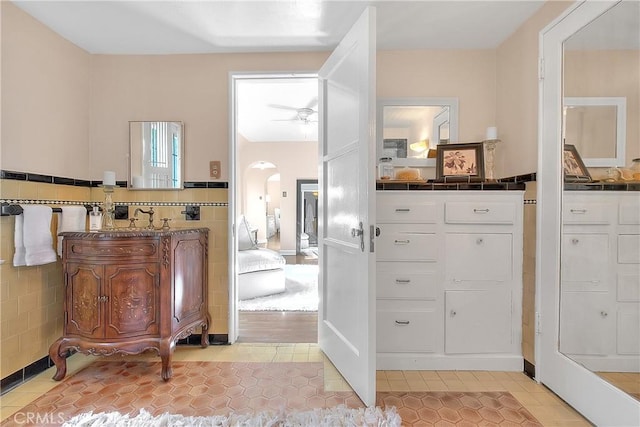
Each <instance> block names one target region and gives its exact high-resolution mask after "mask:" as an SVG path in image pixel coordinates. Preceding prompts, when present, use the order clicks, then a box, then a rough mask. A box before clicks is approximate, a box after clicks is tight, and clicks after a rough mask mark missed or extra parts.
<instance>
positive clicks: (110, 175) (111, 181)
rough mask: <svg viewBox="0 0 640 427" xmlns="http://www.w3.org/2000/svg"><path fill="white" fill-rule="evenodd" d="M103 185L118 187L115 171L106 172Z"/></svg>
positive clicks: (103, 176)
mask: <svg viewBox="0 0 640 427" xmlns="http://www.w3.org/2000/svg"><path fill="white" fill-rule="evenodd" d="M102 185H116V173H115V172H113V171H104V174H103V175H102Z"/></svg>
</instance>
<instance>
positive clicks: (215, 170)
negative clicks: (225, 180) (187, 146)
mask: <svg viewBox="0 0 640 427" xmlns="http://www.w3.org/2000/svg"><path fill="white" fill-rule="evenodd" d="M209 176H210V177H211V178H215V179H218V178H220V160H212V161H210V162H209Z"/></svg>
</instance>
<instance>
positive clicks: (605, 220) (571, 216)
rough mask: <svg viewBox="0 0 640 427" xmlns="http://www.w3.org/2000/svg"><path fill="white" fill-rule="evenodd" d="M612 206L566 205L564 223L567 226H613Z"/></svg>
mask: <svg viewBox="0 0 640 427" xmlns="http://www.w3.org/2000/svg"><path fill="white" fill-rule="evenodd" d="M613 212H614V211H613V210H612V209H611V206H608V205H605V204H601V203H565V204H564V207H563V208H562V221H563V222H564V223H565V224H611V222H612V221H611V216H612V214H613Z"/></svg>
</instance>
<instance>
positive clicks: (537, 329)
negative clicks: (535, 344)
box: [535, 311, 542, 335]
mask: <svg viewBox="0 0 640 427" xmlns="http://www.w3.org/2000/svg"><path fill="white" fill-rule="evenodd" d="M535 316H536V326H535V332H536V335H540V334H541V333H542V325H541V323H540V312H539V311H536V315H535Z"/></svg>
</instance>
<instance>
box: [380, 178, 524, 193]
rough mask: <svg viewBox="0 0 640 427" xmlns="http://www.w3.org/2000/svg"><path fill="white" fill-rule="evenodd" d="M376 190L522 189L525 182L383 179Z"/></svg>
mask: <svg viewBox="0 0 640 427" xmlns="http://www.w3.org/2000/svg"><path fill="white" fill-rule="evenodd" d="M376 190H380V191H389V190H412V191H413V190H415V191H438V190H440V191H444V190H448V191H468V190H471V191H524V190H525V182H502V181H494V182H434V181H431V180H428V181H421V182H420V181H406V182H402V181H385V180H379V181H377V182H376Z"/></svg>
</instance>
